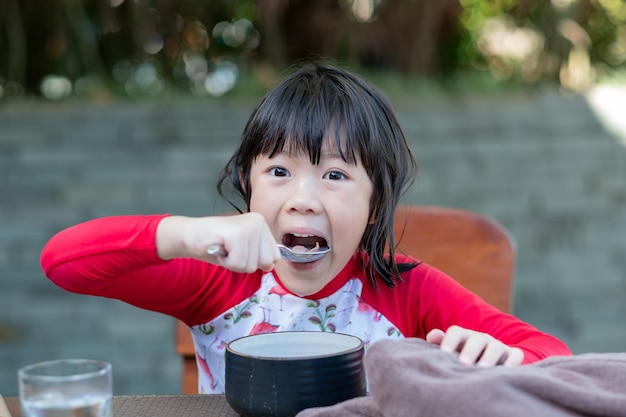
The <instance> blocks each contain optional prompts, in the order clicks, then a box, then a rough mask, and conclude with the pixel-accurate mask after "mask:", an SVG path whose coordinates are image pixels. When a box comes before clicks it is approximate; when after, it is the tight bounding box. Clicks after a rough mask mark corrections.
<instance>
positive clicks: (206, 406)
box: [4, 394, 239, 417]
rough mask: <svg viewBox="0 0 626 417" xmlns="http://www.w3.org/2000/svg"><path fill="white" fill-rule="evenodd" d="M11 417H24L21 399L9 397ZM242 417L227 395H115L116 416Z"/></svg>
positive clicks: (114, 407)
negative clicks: (232, 406)
mask: <svg viewBox="0 0 626 417" xmlns="http://www.w3.org/2000/svg"><path fill="white" fill-rule="evenodd" d="M4 401H5V402H6V404H7V407H8V408H9V412H10V413H11V417H23V416H22V409H21V407H20V400H19V398H18V397H5V398H4ZM160 416H162V417H172V416H181V417H238V416H239V414H237V413H236V412H235V411H234V410H233V409H232V408H230V406H229V405H228V403H227V402H226V397H224V395H209V394H204V395H137V396H125V395H122V396H114V397H113V417H160Z"/></svg>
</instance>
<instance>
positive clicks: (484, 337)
mask: <svg viewBox="0 0 626 417" xmlns="http://www.w3.org/2000/svg"><path fill="white" fill-rule="evenodd" d="M426 341H428V342H430V343H433V344H436V345H439V347H440V348H441V350H443V351H446V352H456V353H458V354H459V361H460V362H461V363H463V364H466V365H473V364H476V365H478V366H485V367H487V366H495V365H505V366H514V365H520V364H521V363H522V360H523V359H524V352H522V350H521V349H519V348H515V347H509V346H507V345H505V344H504V343H502V342H500V341H499V340H497V339H495V338H493V337H492V336H490V335H488V334H486V333H480V332H477V331H474V330H469V329H465V328H463V327H459V326H451V327H450V328H449V329H448V331H447V332H444V331H443V330H440V329H433V330H431V331H430V332H428V334H427V335H426Z"/></svg>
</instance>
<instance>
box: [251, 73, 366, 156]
mask: <svg viewBox="0 0 626 417" xmlns="http://www.w3.org/2000/svg"><path fill="white" fill-rule="evenodd" d="M328 81H329V80H324V82H320V80H319V79H306V80H304V82H303V80H302V79H300V80H299V82H298V84H297V85H291V84H289V83H286V84H285V85H283V86H282V88H281V87H279V88H277V90H275V91H274V92H273V93H272V94H270V95H269V96H267V97H266V98H265V99H264V100H263V101H262V102H261V103H260V104H259V107H258V108H257V111H256V112H255V114H254V116H253V120H252V124H251V125H250V126H254V129H252V130H253V132H254V133H253V132H250V133H252V134H253V136H254V140H253V141H251V142H252V143H255V144H258V148H257V149H254V150H252V149H251V150H250V151H252V152H251V153H248V155H254V156H255V157H256V156H258V155H266V156H269V157H270V158H271V157H272V156H274V155H276V154H277V153H280V152H285V153H287V154H289V155H290V156H303V155H306V156H308V158H309V160H310V161H311V163H313V164H318V163H319V161H320V157H321V153H322V150H331V151H334V152H337V153H338V154H339V155H340V156H341V158H342V159H343V160H344V161H345V162H347V163H350V164H357V163H358V160H359V156H361V155H362V154H363V152H364V151H365V144H366V143H367V138H368V135H369V134H370V129H369V128H368V123H367V122H366V121H365V120H363V119H362V117H358V115H359V114H362V109H355V106H357V107H361V106H359V105H358V103H356V102H355V100H354V99H353V97H352V96H351V95H350V94H349V92H347V91H345V86H343V88H341V87H340V86H339V85H336V84H335V83H332V82H328ZM357 118H358V119H361V120H355V119H357Z"/></svg>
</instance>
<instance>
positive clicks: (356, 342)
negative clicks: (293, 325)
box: [225, 332, 367, 417]
mask: <svg viewBox="0 0 626 417" xmlns="http://www.w3.org/2000/svg"><path fill="white" fill-rule="evenodd" d="M364 351H365V348H364V344H363V341H362V340H361V339H359V338H358V337H355V336H350V335H346V334H341V333H325V332H279V333H264V334H257V335H252V336H246V337H242V338H239V339H236V340H233V341H232V342H230V343H229V344H228V346H227V348H226V374H225V377H226V386H225V391H226V400H227V401H228V404H230V406H231V407H232V408H233V409H234V410H235V411H236V412H238V413H239V414H240V415H242V416H244V417H261V416H264V417H292V416H294V415H296V414H297V413H298V412H299V411H301V410H304V409H305V408H311V407H322V406H329V405H333V404H336V403H339V402H341V401H344V400H348V399H350V398H355V397H359V396H363V395H366V389H367V387H366V381H365V369H364V368H363V354H364Z"/></svg>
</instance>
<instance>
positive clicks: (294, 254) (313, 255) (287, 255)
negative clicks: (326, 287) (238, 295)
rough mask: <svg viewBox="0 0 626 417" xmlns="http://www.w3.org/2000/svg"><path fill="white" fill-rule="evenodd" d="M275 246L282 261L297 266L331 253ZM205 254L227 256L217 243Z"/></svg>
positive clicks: (321, 250) (327, 249)
mask: <svg viewBox="0 0 626 417" xmlns="http://www.w3.org/2000/svg"><path fill="white" fill-rule="evenodd" d="M276 246H278V249H279V250H280V255H281V256H282V257H283V259H286V260H288V261H291V262H295V263H299V264H304V263H308V262H313V261H317V260H318V259H321V258H322V257H323V256H324V255H326V254H327V253H328V252H330V251H331V249H330V248H329V247H322V248H320V249H318V250H316V251H315V252H298V251H295V250H293V249H291V248H289V247H287V246H285V245H281V244H280V243H278V244H276ZM206 252H207V253H208V254H209V255H213V256H226V255H227V254H228V253H227V252H226V249H224V246H222V245H220V244H219V243H216V244H214V245H210V246H209V247H208V248H207V250H206Z"/></svg>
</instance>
